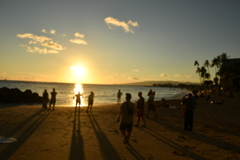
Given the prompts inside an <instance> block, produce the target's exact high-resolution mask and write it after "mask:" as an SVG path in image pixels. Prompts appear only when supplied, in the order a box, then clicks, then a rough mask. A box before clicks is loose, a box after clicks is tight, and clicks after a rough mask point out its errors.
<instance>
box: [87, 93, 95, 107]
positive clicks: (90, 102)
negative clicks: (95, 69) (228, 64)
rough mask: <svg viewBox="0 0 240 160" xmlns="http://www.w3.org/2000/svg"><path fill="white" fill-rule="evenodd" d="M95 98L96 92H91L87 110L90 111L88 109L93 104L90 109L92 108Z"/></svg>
mask: <svg viewBox="0 0 240 160" xmlns="http://www.w3.org/2000/svg"><path fill="white" fill-rule="evenodd" d="M93 99H94V93H93V92H91V93H90V95H89V96H88V108H87V111H86V112H88V109H89V108H90V106H91V108H90V110H92V106H93Z"/></svg>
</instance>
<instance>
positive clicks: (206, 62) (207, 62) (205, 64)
mask: <svg viewBox="0 0 240 160" xmlns="http://www.w3.org/2000/svg"><path fill="white" fill-rule="evenodd" d="M209 66H210V63H209V61H208V60H206V61H205V62H204V67H207V68H208V73H209V74H210V71H209Z"/></svg>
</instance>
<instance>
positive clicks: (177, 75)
mask: <svg viewBox="0 0 240 160" xmlns="http://www.w3.org/2000/svg"><path fill="white" fill-rule="evenodd" d="M173 76H174V77H182V76H181V75H179V74H175V75H173Z"/></svg>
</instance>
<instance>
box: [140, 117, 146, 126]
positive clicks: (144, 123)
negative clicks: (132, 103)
mask: <svg viewBox="0 0 240 160" xmlns="http://www.w3.org/2000/svg"><path fill="white" fill-rule="evenodd" d="M141 118H142V120H143V125H144V126H146V122H145V118H144V117H143V116H142V117H141Z"/></svg>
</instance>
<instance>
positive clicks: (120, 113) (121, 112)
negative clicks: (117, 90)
mask: <svg viewBox="0 0 240 160" xmlns="http://www.w3.org/2000/svg"><path fill="white" fill-rule="evenodd" d="M122 114H123V110H121V111H120V112H119V115H118V118H117V122H119V121H120V118H121V116H122Z"/></svg>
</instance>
